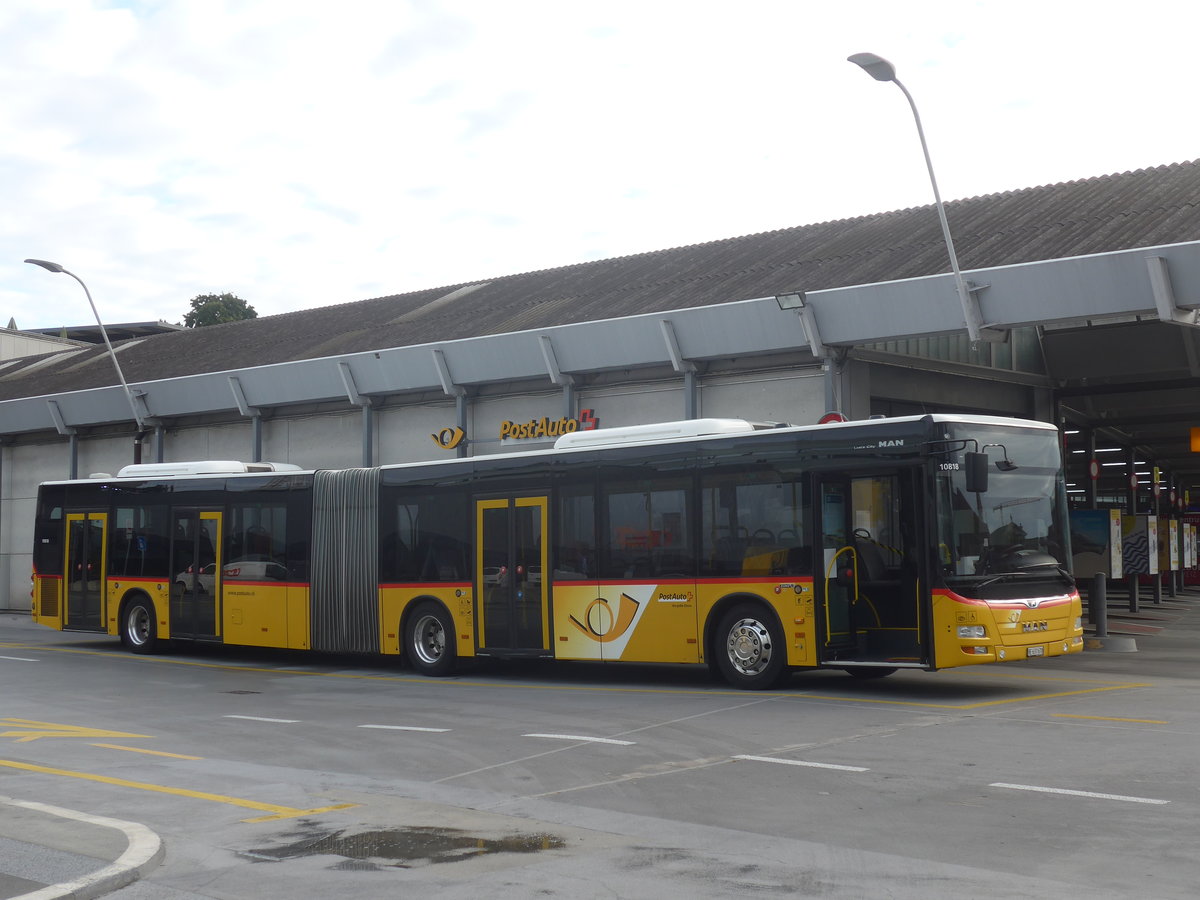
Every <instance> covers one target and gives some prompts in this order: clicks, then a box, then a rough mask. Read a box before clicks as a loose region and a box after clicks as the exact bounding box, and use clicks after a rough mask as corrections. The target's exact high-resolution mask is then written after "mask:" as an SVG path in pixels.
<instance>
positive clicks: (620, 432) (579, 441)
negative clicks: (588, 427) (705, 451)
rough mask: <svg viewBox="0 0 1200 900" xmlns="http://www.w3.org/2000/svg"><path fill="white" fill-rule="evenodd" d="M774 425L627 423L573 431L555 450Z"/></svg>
mask: <svg viewBox="0 0 1200 900" xmlns="http://www.w3.org/2000/svg"><path fill="white" fill-rule="evenodd" d="M774 427H776V426H774V425H762V424H758V423H755V422H747V421H746V420H745V419H684V420H683V421H682V422H656V423H654V424H652V425H626V426H624V427H622V428H597V429H595V430H592V431H572V432H571V433H570V434H564V435H563V436H562V437H560V438H559V439H558V440H557V441H555V442H554V449H555V450H568V449H574V448H577V447H609V446H612V445H614V444H647V443H652V442H654V441H673V440H679V439H682V438H691V437H706V436H708V435H717V434H746V433H748V432H751V431H759V430H761V429H764V428H774Z"/></svg>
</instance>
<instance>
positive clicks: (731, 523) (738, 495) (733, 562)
mask: <svg viewBox="0 0 1200 900" xmlns="http://www.w3.org/2000/svg"><path fill="white" fill-rule="evenodd" d="M701 496H702V498H703V499H702V509H701V542H702V543H701V574H704V575H717V576H720V575H727V576H739V575H746V576H750V575H805V574H810V573H811V571H812V548H811V540H810V539H809V536H808V525H807V521H808V515H809V500H808V485H807V482H806V481H805V480H803V479H798V478H794V477H791V476H784V475H781V474H780V473H778V472H774V471H769V470H768V471H762V470H750V469H747V470H744V471H738V472H735V473H730V474H724V475H711V476H708V477H706V478H705V479H704V480H703V481H702V482H701Z"/></svg>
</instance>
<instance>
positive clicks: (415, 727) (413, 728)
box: [358, 725, 450, 734]
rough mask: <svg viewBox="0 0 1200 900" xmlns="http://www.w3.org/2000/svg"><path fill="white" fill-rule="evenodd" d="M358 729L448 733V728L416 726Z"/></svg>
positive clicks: (372, 726) (379, 726)
mask: <svg viewBox="0 0 1200 900" xmlns="http://www.w3.org/2000/svg"><path fill="white" fill-rule="evenodd" d="M358 727H359V728H380V729H386V730H387V731H432V732H436V733H438V734H440V733H442V732H445V731H449V730H450V729H449V728H419V727H418V726H416V725H359V726H358Z"/></svg>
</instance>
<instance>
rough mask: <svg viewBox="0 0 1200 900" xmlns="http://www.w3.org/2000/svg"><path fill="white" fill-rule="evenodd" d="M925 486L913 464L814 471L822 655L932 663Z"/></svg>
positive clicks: (827, 658) (888, 663)
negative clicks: (924, 570) (923, 538)
mask: <svg viewBox="0 0 1200 900" xmlns="http://www.w3.org/2000/svg"><path fill="white" fill-rule="evenodd" d="M920 484H921V482H920V470H918V469H916V468H908V469H900V468H896V469H881V470H878V471H863V472H857V473H846V472H844V471H843V472H839V473H836V474H833V473H830V474H822V475H818V476H817V494H816V496H818V497H819V498H820V503H819V507H818V512H817V515H818V517H819V519H818V523H817V524H818V534H819V535H820V536H821V544H820V546H821V548H822V556H821V557H820V559H819V565H818V567H817V571H816V572H815V573H814V575H815V578H814V581H815V589H816V601H817V609H818V619H819V620H820V624H819V627H820V630H819V638H820V642H821V646H822V654H821V658H822V660H824V661H826V662H833V661H843V662H848V661H854V662H862V663H866V664H868V665H870V666H876V667H880V668H881V669H882V668H883V667H885V666H893V667H903V666H908V667H920V666H923V665H925V664H927V663H928V661H929V653H928V647H929V646H930V641H931V635H930V631H929V622H930V615H929V606H928V603H929V601H928V598H927V597H926V596H925V594H926V591H925V590H924V589H923V587H922V584H923V579H922V577H921V565H922V563H921V559H922V556H923V554H922V553H921V552H920V544H919V540H920V535H921V534H922V533H923V531H922V529H921V525H920V523H921V521H922V516H923V513H922V511H921V504H920V502H919V500H920Z"/></svg>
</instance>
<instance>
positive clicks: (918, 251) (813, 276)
mask: <svg viewBox="0 0 1200 900" xmlns="http://www.w3.org/2000/svg"><path fill="white" fill-rule="evenodd" d="M1198 162H1200V161H1198ZM1198 162H1185V163H1177V164H1173V165H1167V166H1161V167H1158V168H1152V169H1142V170H1138V171H1136V172H1126V173H1122V174H1118V175H1107V176H1102V177H1098V178H1088V179H1084V180H1080V181H1072V182H1067V183H1064V184H1056V185H1046V186H1040V187H1033V188H1026V189H1023V190H1015V191H1008V192H1005V193H1001V194H991V195H987V196H982V197H973V198H970V199H965V200H958V201H953V202H950V203H947V204H946V213H947V218H948V220H949V222H950V227H951V230H952V232H953V234H954V241H955V247H956V249H957V251H958V256H959V262H960V264H961V266H962V268H963V269H964V270H965V269H975V268H984V267H992V266H1002V265H1010V264H1015V263H1024V262H1033V261H1038V260H1046V259H1057V258H1062V257H1070V256H1081V255H1086V254H1093V253H1106V252H1111V251H1116V250H1123V249H1129V248H1134V247H1147V246H1155V245H1159V244H1170V243H1178V242H1184V241H1194V240H1200V164H1198ZM947 271H949V262H948V259H947V255H946V248H945V244H944V243H943V240H942V233H941V228H940V225H939V223H938V218H937V215H936V213H935V210H934V208H933V207H932V205H930V206H922V207H915V208H912V209H904V210H897V211H894V212H885V213H879V214H876V215H871V216H862V217H859V218H854V219H844V220H839V221H833V222H822V223H818V224H812V225H802V226H797V227H795V228H786V229H781V230H778V231H770V232H763V233H761V234H752V235H745V236H741V237H733V238H727V239H725V240H718V241H710V242H708V243H704V244H696V245H692V246H687V247H677V248H673V249H668V250H657V251H653V252H649V253H641V254H635V255H632V256H625V257H620V258H615V259H606V260H600V261H597V262H589V263H581V264H578V265H572V266H564V267H560V268H555V269H546V270H542V271H537V272H526V273H522V274H517V275H508V276H504V277H500V278H496V279H493V280H491V281H488V282H484V283H475V284H459V285H449V286H444V287H437V288H433V289H429V290H424V291H414V292H411V293H407V294H398V295H393V296H388V297H378V298H374V299H369V300H362V301H359V302H356V303H343V304H339V305H336V306H328V307H323V308H320V309H310V310H302V311H299V312H294V313H284V314H281V315H275V316H264V317H261V318H258V319H250V320H247V321H244V322H234V323H229V324H225V325H215V326H210V327H206V328H197V329H188V330H184V331H180V332H174V333H168V334H158V335H152V336H149V337H144V338H142V339H141V340H140V341H139V342H138V343H137V346H130V347H128V348H125V349H124V350H123V351H122V352H121V365H122V368H123V370H124V373H125V377H126V379H127V380H128V381H130V382H131V383H136V382H143V381H152V380H158V379H163V378H172V377H180V376H186V375H194V374H201V373H209V372H219V371H225V370H230V369H237V368H242V367H246V366H255V365H268V364H271V363H278V362H286V361H291V360H303V359H315V358H319V357H327V356H335V355H339V354H344V353H355V352H362V351H368V350H379V349H386V348H391V347H405V346H411V345H415V344H427V343H435V342H440V341H453V340H459V339H463V338H470V337H478V336H481V335H489V334H501V333H506V332H510V331H515V330H520V329H534V328H541V327H549V326H552V325H563V324H570V323H576V322H588V321H595V320H599V319H608V318H616V317H623V316H629V315H635V314H638V313H648V312H663V311H668V310H674V309H682V308H687V307H694V306H706V305H712V304H720V303H728V302H733V301H738V300H746V299H750V298H755V297H768V296H772V295H774V294H778V293H783V292H786V291H792V290H804V291H816V290H823V289H827V288H835V287H843V286H847V285H854V284H870V283H877V282H884V281H895V280H899V279H905V278H914V277H918V276H924V275H932V274H937V273H941V272H947ZM81 352H82V353H85V354H86V353H90V354H102V353H104V352H105V351H104V348H103V347H99V348H96V349H95V350H91V349H88V350H84V351H81ZM68 358H69V360H70V364H69V365H67V364H66V363H67V359H68ZM80 361H81V360H80V356H79V354H78V353H73V354H70V355H69V357H64V359H63V364H62V365H61V367H59V366H57V365H56V364H54V363H51V364H48V365H44V366H41V367H37V370H36V372H33V371H31V372H30V374H29V377H28V378H26V377H22V375H21V374H20V373H17V372H14V373H11V374H7V377H6V378H4V379H3V380H2V381H0V400H6V399H13V398H18V397H30V396H42V395H46V394H57V393H63V392H67V391H77V390H85V389H89V388H95V387H102V386H105V385H110V384H114V383H116V378H115V375H114V373H113V370H112V368H111V366H80V365H79V363H80Z"/></svg>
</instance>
